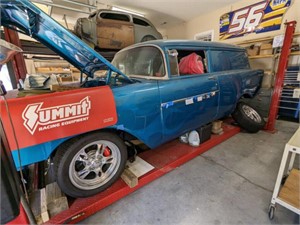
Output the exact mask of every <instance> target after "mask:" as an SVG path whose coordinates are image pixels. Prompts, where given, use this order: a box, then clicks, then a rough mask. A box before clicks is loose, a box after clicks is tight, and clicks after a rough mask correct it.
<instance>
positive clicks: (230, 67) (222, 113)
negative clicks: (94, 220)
mask: <svg viewBox="0 0 300 225" xmlns="http://www.w3.org/2000/svg"><path fill="white" fill-rule="evenodd" d="M12 2H13V3H12ZM0 7H1V24H2V25H3V26H6V27H8V28H14V27H18V29H19V31H22V32H23V33H26V34H28V35H31V36H32V37H34V38H35V39H37V40H38V41H40V42H41V43H44V44H45V45H46V46H48V47H49V48H51V49H52V50H53V51H55V52H57V53H58V54H59V55H60V56H62V57H63V58H65V59H66V60H68V61H69V62H70V63H72V64H73V65H74V66H76V67H77V68H78V69H79V70H80V71H81V72H82V73H85V74H86V75H87V79H86V80H85V81H84V82H83V84H82V87H94V88H81V89H80V91H81V93H84V95H86V97H85V98H84V99H83V100H82V101H80V104H81V103H84V109H85V111H86V112H88V110H95V109H96V110H98V112H99V115H100V114H101V113H100V112H101V111H102V110H104V109H105V107H106V105H101V106H97V107H94V106H91V105H90V104H91V103H90V100H89V97H90V96H92V95H96V97H98V98H99V101H100V100H101V90H104V89H103V88H104V87H105V88H106V89H109V90H111V93H112V94H113V98H112V99H114V103H115V111H116V115H117V120H116V121H115V122H114V123H111V124H110V125H108V126H104V127H103V126H102V127H98V128H93V129H92V130H89V131H87V130H86V129H85V127H84V126H81V127H79V129H78V131H77V133H72V135H64V133H63V130H64V129H65V127H66V126H63V125H66V124H67V123H66V122H63V124H60V123H56V124H52V125H51V126H44V128H41V129H39V130H38V131H41V132H42V131H43V129H49V130H50V129H54V128H55V129H56V130H55V131H56V132H55V133H52V135H57V134H59V135H60V136H59V138H56V139H55V140H49V141H41V140H40V139H37V140H36V141H37V144H33V145H29V146H26V147H24V148H22V147H21V149H19V150H18V151H14V149H12V152H13V156H14V158H15V163H16V165H17V167H19V166H24V165H28V164H31V163H35V162H38V161H43V160H46V159H48V158H51V159H53V163H54V167H55V171H56V178H57V182H58V184H59V186H60V187H61V189H62V190H63V191H64V192H65V193H66V194H67V195H70V196H73V197H86V196H90V195H94V194H96V193H98V192H100V191H103V190H104V189H106V188H107V187H109V186H110V185H111V184H112V183H114V182H115V181H116V180H117V179H118V178H119V176H120V175H121V173H122V172H123V170H124V168H125V163H126V160H127V157H128V148H130V147H131V146H132V145H133V144H132V140H135V139H138V140H140V141H141V142H143V143H144V144H145V145H146V146H148V147H149V148H156V147H157V146H159V145H161V144H163V143H166V142H168V141H170V140H173V139H175V138H177V137H179V136H181V135H183V134H185V133H188V132H190V131H192V130H195V129H197V128H200V127H201V126H203V125H206V124H208V123H210V122H213V121H215V120H218V119H220V118H223V117H226V116H229V115H231V114H232V116H233V118H234V119H235V120H236V122H237V123H238V124H239V125H240V126H241V127H242V128H244V129H245V130H247V131H249V132H257V131H258V130H259V129H261V128H262V127H263V126H264V121H263V118H262V117H261V116H260V114H259V113H258V112H257V111H255V110H254V109H253V108H251V107H250V106H249V105H247V104H245V103H243V102H242V101H241V99H242V98H249V97H250V98H251V97H253V96H254V95H255V94H256V92H257V91H258V89H259V87H260V83H261V80H262V76H263V71H261V70H251V69H250V67H249V63H248V58H247V54H246V51H245V49H243V48H240V47H237V46H233V45H228V44H221V43H215V42H199V41H188V40H156V41H148V42H144V43H139V44H135V45H132V46H129V47H127V48H125V49H122V50H121V51H119V52H118V53H117V54H116V55H115V57H114V59H113V61H112V63H109V62H108V61H107V60H105V59H104V58H103V57H102V56H101V55H99V54H98V53H96V52H95V51H94V50H93V49H91V48H90V47H89V46H87V45H86V44H85V43H83V42H82V41H81V40H80V39H79V38H77V37H76V36H74V35H73V34H71V33H69V32H68V31H67V30H65V29H64V28H63V27H61V26H60V25H59V24H57V23H56V22H55V21H53V20H52V19H51V18H50V17H49V16H47V15H46V14H44V13H43V12H42V11H41V10H40V9H38V8H37V7H36V6H34V5H33V4H32V3H30V2H29V1H27V0H15V1H8V0H2V1H1V3H0ZM103 69H105V70H107V72H106V73H105V74H104V75H102V76H99V77H95V76H94V74H95V73H96V72H97V71H99V70H103ZM95 86H97V87H96V88H95ZM98 86H101V87H98ZM106 89H105V90H106ZM87 90H90V91H87ZM80 91H79V92H78V91H77V92H76V94H78V93H80ZM85 93H86V94H85ZM97 93H98V94H97ZM69 96H70V98H71V97H72V96H74V92H72V91H66V92H63V93H61V94H48V95H44V96H43V97H42V98H43V100H44V101H46V100H47V99H57V101H58V100H59V99H60V98H68V97H69ZM26 100H28V101H29V100H30V101H32V102H34V101H37V102H38V103H35V105H34V104H30V105H26V108H25V106H24V109H21V110H23V111H21V113H20V114H22V112H23V114H22V117H23V119H24V121H23V120H22V118H15V119H16V120H17V119H20V121H23V122H24V125H27V130H28V129H29V132H30V133H29V134H28V135H32V136H30V137H32V138H34V136H35V135H36V133H34V132H35V129H36V126H37V125H38V124H37V123H32V124H29V123H28V122H30V120H35V121H34V122H36V121H37V116H38V115H39V114H38V113H37V110H46V109H42V108H41V107H42V104H41V103H40V101H41V98H39V97H36V98H29V97H28V98H26ZM55 101H56V100H52V104H55ZM112 101H113V100H112ZM53 102H54V103H53ZM20 104H21V103H20ZM62 106H63V110H66V112H68V115H71V113H72V112H73V111H72V110H75V109H76V108H71V106H70V105H62ZM16 107H19V108H20V107H21V106H20V105H18V106H16ZM30 107H31V108H30ZM82 107H83V106H82ZM10 109H13V106H11V107H10ZM47 109H51V110H52V115H54V116H53V117H55V118H56V117H58V116H59V112H58V110H57V107H56V108H55V107H54V108H53V107H52V108H47ZM80 109H81V108H80ZM53 110H56V111H55V113H56V114H53V112H54V111H53ZM81 111H82V110H81ZM43 113H44V114H43V115H44V118H43V120H44V121H46V119H45V112H43ZM31 114H34V116H35V117H34V118H33V117H31ZM73 114H74V115H75V111H74V112H73ZM73 114H72V115H73ZM93 114H94V116H97V115H96V114H97V111H96V112H95V111H94V113H93ZM49 115H50V114H49ZM17 116H18V115H16V117H17ZM65 117H66V116H65ZM65 117H64V118H62V117H60V119H61V120H62V119H63V120H64V121H66V118H65ZM49 118H50V117H49ZM85 118H87V117H85ZM13 120H14V118H13ZM49 120H50V119H49ZM86 120H87V119H86ZM99 120H100V116H99ZM76 121H77V120H76ZM76 121H75V122H76ZM103 121H104V122H109V121H113V117H109V118H108V119H104V120H103ZM75 122H74V123H75ZM80 122H86V121H80ZM76 123H77V122H76ZM28 124H29V125H28ZM41 124H42V122H41ZM44 124H45V123H44ZM47 124H48V125H49V122H48V121H47ZM69 124H71V123H69ZM33 125H34V126H33ZM67 125H68V124H67ZM73 125H74V124H73ZM92 125H95V124H92ZM74 126H75V125H74ZM28 127H29V128H28ZM27 130H25V131H24V132H23V134H24V135H27V133H28V131H27ZM50 131H51V130H50ZM50 131H49V132H50ZM41 138H45V135H44V136H41ZM46 138H47V137H46ZM43 140H44V139H43ZM38 141H39V142H38ZM18 154H20V155H21V158H22V162H20V161H18V160H17V159H18V157H17V156H18ZM28 156H30V157H28ZM19 163H21V164H19Z"/></svg>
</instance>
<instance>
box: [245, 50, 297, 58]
mask: <svg viewBox="0 0 300 225" xmlns="http://www.w3.org/2000/svg"><path fill="white" fill-rule="evenodd" d="M290 55H300V51H296V52H291V54H290ZM278 56H280V53H277V54H268V55H253V56H249V59H261V58H272V57H278Z"/></svg>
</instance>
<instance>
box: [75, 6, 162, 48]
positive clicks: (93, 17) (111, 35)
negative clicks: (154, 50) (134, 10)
mask: <svg viewBox="0 0 300 225" xmlns="http://www.w3.org/2000/svg"><path fill="white" fill-rule="evenodd" d="M74 32H75V34H76V35H77V36H78V37H80V38H81V39H82V40H83V41H85V42H86V43H88V44H89V45H90V46H91V47H94V48H99V49H115V50H120V49H122V48H125V47H127V46H129V45H131V44H134V43H138V42H144V41H149V40H156V39H162V35H161V34H160V33H159V32H158V31H157V30H156V28H155V27H154V25H153V24H152V23H151V22H150V21H149V20H147V19H146V18H144V17H141V16H137V15H133V14H130V13H125V12H118V11H113V10H107V9H100V10H97V11H95V12H93V13H91V14H90V15H89V17H88V18H79V19H78V20H77V22H76V24H75V27H74Z"/></svg>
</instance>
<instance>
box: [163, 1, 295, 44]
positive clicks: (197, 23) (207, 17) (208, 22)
mask: <svg viewBox="0 0 300 225" xmlns="http://www.w3.org/2000/svg"><path fill="white" fill-rule="evenodd" d="M261 1H262V0H251V1H245V0H241V1H239V2H237V3H235V4H233V5H228V6H227V7H224V8H221V9H217V10H215V11H213V12H209V13H207V14H204V15H200V16H199V17H197V18H195V19H193V20H191V21H188V22H186V23H185V24H179V25H178V26H175V27H172V28H170V29H167V30H166V35H167V36H168V38H169V39H177V38H182V39H193V38H194V35H195V34H197V33H201V32H204V31H208V30H212V29H213V30H214V41H219V20H220V16H221V15H223V14H224V13H228V12H230V11H234V10H237V9H240V8H242V7H245V6H248V5H251V4H254V3H257V2H261ZM291 20H296V21H297V22H298V23H297V27H296V32H300V0H292V5H291V6H290V7H289V9H288V10H287V12H286V13H285V15H284V18H283V21H291ZM284 30H285V27H284V26H283V25H282V26H281V29H280V30H278V31H272V32H266V33H261V34H250V35H247V36H245V37H240V38H233V39H229V40H225V41H226V42H231V43H232V42H240V41H244V40H249V39H254V38H255V39H256V38H261V37H267V36H275V35H278V34H282V33H284Z"/></svg>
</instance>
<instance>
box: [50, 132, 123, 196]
mask: <svg viewBox="0 0 300 225" xmlns="http://www.w3.org/2000/svg"><path fill="white" fill-rule="evenodd" d="M126 160H127V151H126V146H125V144H124V142H123V141H122V140H121V139H120V138H119V137H118V136H117V135H115V134H113V133H107V132H98V133H92V134H89V135H86V136H82V137H80V138H77V139H73V140H71V141H70V142H68V143H66V144H64V145H62V146H60V147H59V149H58V152H57V153H56V156H55V163H56V178H57V183H58V185H59V186H60V188H61V189H62V191H63V192H64V193H66V194H67V195H69V196H71V197H75V198H78V197H88V196H91V195H94V194H97V193H99V192H101V191H103V190H105V189H106V188H108V187H109V186H110V185H112V184H113V183H114V182H115V181H116V180H117V179H118V178H119V176H120V175H121V173H122V172H123V170H124V168H125V163H126Z"/></svg>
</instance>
